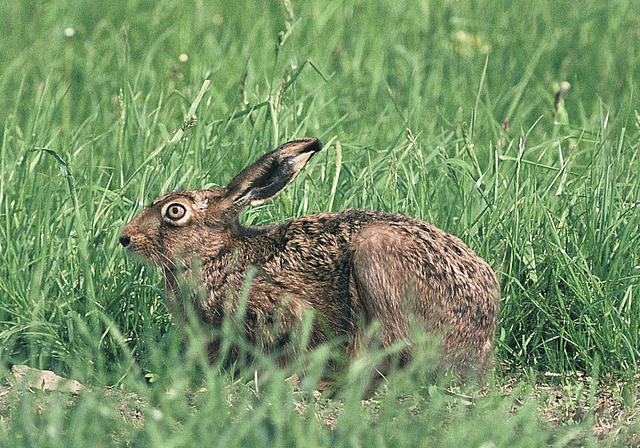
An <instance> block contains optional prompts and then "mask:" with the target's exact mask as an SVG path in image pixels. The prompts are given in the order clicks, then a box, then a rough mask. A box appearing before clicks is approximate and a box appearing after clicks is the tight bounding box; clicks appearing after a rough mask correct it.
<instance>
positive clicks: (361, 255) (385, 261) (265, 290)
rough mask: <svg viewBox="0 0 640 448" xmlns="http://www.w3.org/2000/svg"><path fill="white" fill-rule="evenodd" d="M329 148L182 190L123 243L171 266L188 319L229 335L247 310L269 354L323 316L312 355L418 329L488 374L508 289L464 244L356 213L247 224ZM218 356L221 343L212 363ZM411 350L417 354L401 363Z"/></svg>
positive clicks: (304, 150)
mask: <svg viewBox="0 0 640 448" xmlns="http://www.w3.org/2000/svg"><path fill="white" fill-rule="evenodd" d="M321 149H322V143H321V142H320V140H318V139H316V138H302V139H298V140H293V141H290V142H288V143H285V144H283V145H281V146H279V147H278V148H277V149H275V150H274V151H271V152H270V153H268V154H265V155H263V156H262V157H261V158H260V159H258V160H257V161H256V162H254V163H252V164H251V165H249V166H247V167H246V168H245V169H243V170H242V171H241V172H240V173H239V174H238V175H236V176H235V177H234V178H233V180H231V182H230V183H229V185H227V186H226V187H224V188H219V189H214V190H192V191H172V192H171V193H168V194H167V195H165V196H162V197H161V198H159V199H156V200H155V201H153V203H152V204H151V205H150V206H149V207H148V208H147V209H145V210H144V211H143V212H142V213H140V214H139V215H138V216H137V217H136V218H135V219H134V220H133V221H131V222H130V223H129V224H127V225H126V226H125V227H124V229H123V230H122V233H121V234H120V243H121V244H122V245H123V246H124V247H125V248H126V250H127V251H130V252H132V253H134V254H138V255H141V256H142V257H145V258H147V259H149V260H150V261H151V262H152V263H153V264H154V265H156V266H158V267H159V268H161V269H162V273H163V275H164V279H165V290H166V298H167V302H168V305H169V309H170V311H171V312H172V313H173V314H174V316H176V318H177V319H178V320H184V318H185V310H186V309H187V308H186V307H187V306H189V307H192V308H191V309H193V310H194V311H195V312H196V315H197V316H198V317H199V318H200V319H201V320H202V321H203V322H204V323H206V324H210V325H213V326H214V327H216V328H220V327H221V326H222V324H223V321H224V319H225V315H226V316H229V315H230V313H234V312H236V311H237V310H238V307H239V306H240V305H239V304H242V305H241V308H242V323H241V325H240V328H242V329H243V330H242V331H243V332H244V334H243V337H245V338H246V340H247V341H249V343H251V344H253V345H254V346H255V347H257V348H259V349H260V350H263V351H266V352H272V353H283V350H284V347H285V346H286V345H287V344H288V343H290V337H291V333H292V329H293V328H296V326H298V328H300V324H301V322H302V321H303V319H304V316H305V315H306V311H308V310H314V311H313V312H314V313H316V314H315V315H316V317H315V318H314V321H313V324H312V327H311V336H310V338H309V343H308V346H309V347H313V346H317V345H319V344H321V343H322V342H324V341H327V340H329V339H331V340H341V341H343V347H344V349H345V351H346V353H347V354H348V355H349V356H353V355H355V354H356V353H358V349H359V348H361V347H362V346H363V345H365V344H371V341H370V339H369V338H368V337H365V336H366V335H367V329H368V328H371V324H372V323H374V322H375V323H376V325H378V327H377V328H378V330H377V331H374V333H377V334H378V340H377V342H376V343H377V344H379V345H381V346H382V347H388V346H389V345H391V344H392V343H395V342H400V343H402V342H404V341H406V340H407V339H408V337H409V336H410V334H409V333H410V327H411V328H413V327H412V324H414V323H418V324H419V325H420V326H421V328H423V329H424V330H425V331H426V332H427V333H429V334H434V335H437V338H438V339H439V341H440V344H439V345H440V347H441V350H443V352H442V354H443V356H442V359H443V360H446V361H445V362H446V364H447V366H448V367H454V368H460V367H461V366H467V367H471V368H473V369H474V370H478V371H479V372H480V374H482V371H483V370H484V369H485V368H486V367H487V365H489V364H490V363H491V359H492V352H493V340H494V333H495V328H496V322H497V315H498V300H499V286H498V283H497V281H496V277H495V274H494V273H493V271H492V270H491V268H490V267H489V265H488V264H487V263H486V262H484V261H483V260H482V259H481V258H480V257H479V256H478V255H476V254H475V253H474V252H473V251H472V250H471V249H469V248H468V247H467V246H466V245H465V244H464V243H463V242H462V241H461V240H459V239H458V238H456V237H454V236H452V235H449V234H447V233H445V232H444V231H442V230H440V229H438V228H436V227H434V226H432V225H430V224H427V223H425V222H422V221H420V220H418V219H414V218H409V217H406V216H402V215H397V214H391V213H381V212H375V211H364V210H354V209H350V210H346V211H343V212H338V213H320V214H317V215H311V216H304V217H301V218H295V219H292V220H291V221H288V222H286V223H283V224H277V225H265V226H256V227H243V226H242V225H241V224H240V223H239V222H238V215H239V214H240V212H241V210H242V209H243V207H245V206H247V205H259V204H262V203H263V202H265V201H266V200H267V199H269V198H271V197H273V196H275V195H276V194H277V193H279V192H280V191H282V190H283V189H284V188H285V187H286V186H287V185H288V184H289V183H290V182H291V181H293V180H294V179H295V177H296V176H297V174H298V173H299V172H300V170H301V169H302V167H303V166H304V165H305V164H306V163H307V161H308V160H309V159H310V158H311V156H313V155H314V154H315V153H316V152H318V151H320V150H321ZM189 284H190V285H191V286H187V285H189ZM194 284H195V285H196V286H199V288H193V285H194ZM196 289H199V290H200V292H199V293H198V292H194V291H196ZM243 291H244V293H243ZM247 291H248V293H247ZM243 294H244V297H245V299H246V302H242V301H241V299H240V297H241V296H243ZM374 328H375V327H374ZM336 338H338V339H336ZM365 340H366V341H365ZM218 351H219V341H218V340H216V339H215V338H213V339H212V340H211V342H210V344H209V356H210V358H211V360H213V359H215V358H216V357H217V355H218ZM409 354H410V352H409V347H408V346H407V347H406V348H405V349H404V350H403V351H401V354H400V362H401V363H402V362H404V361H406V359H407V358H408V356H409ZM285 358H286V356H285ZM283 361H284V362H286V359H283Z"/></svg>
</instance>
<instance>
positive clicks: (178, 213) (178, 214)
mask: <svg viewBox="0 0 640 448" xmlns="http://www.w3.org/2000/svg"><path fill="white" fill-rule="evenodd" d="M185 213H187V209H185V208H184V205H182V204H171V205H169V207H167V211H166V212H165V214H166V216H167V218H169V219H172V220H174V221H177V220H178V219H182V217H183V216H184V215H185Z"/></svg>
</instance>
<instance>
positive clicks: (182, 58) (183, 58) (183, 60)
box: [178, 53, 189, 64]
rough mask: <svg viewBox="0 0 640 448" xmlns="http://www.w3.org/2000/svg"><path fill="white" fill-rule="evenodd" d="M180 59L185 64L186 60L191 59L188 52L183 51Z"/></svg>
mask: <svg viewBox="0 0 640 448" xmlns="http://www.w3.org/2000/svg"><path fill="white" fill-rule="evenodd" d="M178 60H179V61H180V62H182V63H183V64H184V63H185V62H187V61H188V60H189V56H187V55H186V54H184V53H182V54H181V55H180V56H178Z"/></svg>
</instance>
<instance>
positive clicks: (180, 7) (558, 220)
mask: <svg viewBox="0 0 640 448" xmlns="http://www.w3.org/2000/svg"><path fill="white" fill-rule="evenodd" d="M226 3H228V4H223V3H221V2H204V1H192V2H177V1H173V0H165V1H160V2H148V1H136V0H134V1H111V2H89V1H80V2H77V1H76V2H65V1H48V2H37V1H30V0H25V1H20V2H10V1H2V2H0V31H1V33H0V36H1V37H0V42H1V44H0V124H1V126H2V127H1V128H0V341H2V343H1V347H2V352H1V354H0V356H1V359H2V365H3V367H1V369H3V371H4V372H5V373H6V375H5V376H7V377H10V375H9V373H8V372H9V371H8V369H10V367H11V366H12V365H13V364H28V365H30V366H32V367H36V368H39V369H44V368H46V369H52V370H54V371H56V372H57V373H59V374H63V375H65V376H69V377H73V378H76V379H78V380H80V381H82V382H83V383H85V384H86V385H89V386H90V387H91V389H90V390H89V389H87V390H86V391H85V392H83V393H82V394H80V395H79V396H77V397H71V396H70V395H67V394H57V395H51V394H32V393H26V392H23V391H22V390H20V388H18V387H9V386H7V388H6V391H3V392H1V394H2V395H0V400H2V401H0V403H2V406H1V410H2V413H1V414H2V418H1V422H2V423H0V437H1V440H2V443H0V444H4V443H8V442H11V443H12V446H19V445H20V443H22V444H24V445H29V446H33V445H62V444H63V445H68V442H69V441H72V442H73V443H74V444H77V445H81V444H82V445H88V444H89V445H92V444H95V440H101V441H102V442H101V443H106V444H115V445H148V444H151V445H163V446H164V445H168V446H173V445H175V446H184V445H194V444H205V443H206V444H207V445H209V444H215V445H218V444H219V445H226V446H230V445H252V444H253V445H256V444H258V443H259V444H261V445H264V444H275V445H283V444H302V443H304V444H305V445H309V446H312V445H330V446H339V445H349V446H370V445H372V444H376V445H379V446H386V445H403V444H414V445H415V444H420V443H424V444H426V445H433V446H439V445H441V446H462V444H464V445H468V446H473V445H477V446H480V445H481V444H482V443H491V444H492V445H490V446H516V445H528V446H540V445H541V444H549V443H552V444H556V445H566V444H571V443H583V444H591V443H595V439H593V438H592V436H591V431H590V429H589V428H591V425H592V424H593V423H594V418H595V414H594V406H593V399H594V397H595V395H594V394H595V385H596V382H597V380H598V379H602V378H609V379H611V378H613V379H615V380H618V381H621V382H622V383H621V384H624V386H623V387H622V388H617V389H616V388H612V390H613V389H615V391H614V392H616V393H618V394H619V396H620V397H621V399H622V400H623V401H624V403H625V404H626V406H627V407H628V408H631V409H634V406H636V404H637V400H636V387H635V385H634V384H635V383H634V381H633V380H634V375H635V374H636V373H637V366H638V358H639V356H640V295H639V292H638V291H639V287H640V284H639V283H640V250H639V249H638V247H639V243H640V241H639V239H640V229H639V226H640V209H639V205H638V204H639V202H640V190H639V178H638V177H639V176H638V173H640V167H639V164H640V162H639V156H640V151H639V141H640V139H639V136H640V116H639V115H638V112H637V109H639V107H638V106H637V104H638V100H637V96H638V95H637V93H636V89H637V86H638V80H640V52H639V51H638V42H640V6H638V4H636V3H635V2H628V1H611V2H606V4H605V3H602V2H598V1H595V0H591V1H590V0H586V1H581V2H570V1H565V0H559V1H556V2H529V1H526V0H516V1H511V2H500V1H498V2H489V1H482V0H466V1H452V0H451V1H450V0H434V1H427V0H424V1H419V0H398V1H394V2H371V1H360V0H336V1H322V0H312V1H304V2H295V1H289V0H283V1H257V2H246V3H245V4H242V5H238V4H235V3H233V2H226ZM205 80H209V81H210V84H209V85H208V88H206V90H205V89H203V90H202V93H203V96H202V97H198V94H199V92H201V88H202V87H203V86H204V87H207V86H206V85H205ZM192 106H197V109H196V115H197V120H191V121H190V122H189V123H188V125H183V124H184V123H185V120H186V119H187V118H188V117H189V114H190V113H189V109H190V107H192ZM181 127H182V128H183V129H184V135H183V136H182V138H179V139H173V140H172V138H173V137H174V135H175V133H176V132H177V131H178V130H179V129H181ZM298 136H317V137H319V138H321V139H322V140H323V141H324V142H325V143H326V144H327V146H326V150H324V151H323V152H322V153H320V154H319V155H318V156H317V157H315V158H314V159H313V161H312V162H311V163H310V165H309V166H308V167H307V168H306V169H305V170H304V172H303V174H302V175H301V176H300V178H299V179H298V180H297V181H296V182H295V184H293V185H291V186H290V187H289V188H288V189H287V190H286V191H285V192H283V194H281V195H280V196H279V197H278V198H277V199H275V200H273V201H271V202H269V203H267V204H265V205H264V206H261V207H258V208H255V209H252V210H248V211H247V212H245V214H244V215H243V220H244V221H245V222H246V223H271V222H278V221H283V220H285V219H287V218H290V217H294V216H300V215H302V214H306V213H312V212H317V211H328V210H341V209H344V208H347V207H360V208H371V209H377V210H386V211H394V212H399V213H404V214H407V215H411V216H416V217H419V218H422V219H425V220H427V221H429V222H432V223H434V224H435V225H437V226H439V227H441V228H443V229H445V230H447V231H449V232H451V233H453V234H456V235H458V236H460V237H461V238H462V239H463V240H464V241H466V242H467V244H469V245H470V246H471V247H472V248H473V249H474V250H476V251H477V252H478V253H479V254H480V255H481V256H482V257H483V258H485V259H486V260H487V261H488V262H489V263H490V264H491V265H492V266H493V267H494V269H495V270H496V271H497V272H498V274H499V277H500V283H501V286H502V289H503V294H502V311H501V319H500V325H499V328H498V333H497V350H496V357H497V367H496V377H495V379H493V380H492V384H493V387H494V388H495V387H498V389H499V387H500V386H504V385H505V384H507V383H508V384H511V378H513V377H514V376H515V377H521V376H524V377H526V378H528V380H529V381H530V383H531V384H536V383H538V382H539V381H540V380H541V378H542V377H541V375H542V374H543V373H545V372H548V371H550V372H554V373H557V374H560V375H561V378H565V374H568V373H572V372H580V371H582V372H586V374H587V375H593V377H594V380H593V384H590V383H589V380H587V381H586V382H579V381H578V382H576V381H574V380H567V382H566V383H562V384H563V385H564V386H563V387H565V386H566V387H569V389H570V390H571V392H567V394H568V395H569V396H571V397H572V399H573V398H575V401H576V402H579V401H580V399H583V400H584V399H586V400H587V402H586V403H587V404H586V405H585V409H586V410H585V412H584V415H583V416H582V417H575V416H574V417H572V418H570V419H566V418H565V419H563V422H565V423H567V422H570V423H571V422H573V423H574V424H565V425H564V426H559V427H558V426H553V427H548V426H544V428H545V429H546V431H540V427H541V426H540V425H543V423H540V421H541V420H540V418H539V414H538V410H537V404H536V402H535V401H531V400H529V401H528V400H525V399H523V401H520V399H519V398H518V397H520V392H518V391H516V392H514V393H513V394H512V395H511V398H508V399H502V398H500V391H499V390H498V391H495V390H493V389H491V388H490V392H489V393H488V398H485V399H483V400H480V401H478V402H475V405H473V406H471V407H468V406H463V405H460V404H459V402H458V401H459V399H458V398H451V397H449V396H447V395H446V394H443V393H442V390H441V389H439V388H435V387H434V386H433V385H430V384H429V383H428V382H427V381H426V380H425V379H424V378H423V376H422V373H421V372H420V368H419V366H418V365H416V366H412V367H411V368H409V369H407V370H406V371H403V372H398V373H396V374H394V375H393V376H392V377H390V378H389V379H388V381H387V383H386V384H385V386H384V388H383V391H386V392H382V393H380V394H379V395H377V396H376V397H375V399H372V400H369V401H367V402H365V403H362V402H361V400H360V393H361V392H362V391H361V389H360V384H361V381H359V380H358V379H359V378H360V376H359V375H362V372H361V371H360V370H358V368H357V366H354V367H352V368H351V369H349V371H348V372H346V373H345V380H344V381H345V384H346V386H345V387H344V388H342V389H341V391H340V392H339V393H338V395H337V396H335V397H326V396H323V397H320V398H318V397H314V396H313V395H312V394H311V393H307V392H304V390H307V391H309V390H313V386H314V384H313V378H314V375H315V377H317V376H318V375H319V373H318V371H319V370H318V368H317V367H316V368H315V370H314V369H313V368H309V369H310V374H309V375H308V378H311V379H309V380H308V383H307V384H306V385H305V384H303V385H302V389H303V391H302V392H298V391H297V392H295V393H293V392H292V391H291V388H290V387H289V386H288V385H287V384H286V383H284V381H282V380H283V379H284V378H285V377H286V376H288V374H290V373H291V371H288V372H285V371H281V370H279V369H276V368H274V367H273V365H272V362H271V361H270V360H269V359H264V360H261V361H260V362H261V363H264V364H263V367H265V366H266V368H265V369H263V370H264V371H268V372H270V373H268V374H265V375H264V376H263V377H261V378H259V379H254V378H253V373H252V372H253V370H251V371H247V372H244V373H242V374H240V375H238V376H234V375H232V374H231V373H229V372H224V371H220V369H219V368H217V366H214V367H213V368H211V367H207V366H206V363H204V361H203V357H202V353H201V350H200V349H199V348H198V347H197V346H194V347H191V348H190V349H189V350H185V348H184V347H183V345H182V335H181V333H180V331H178V330H177V329H176V328H175V327H174V324H173V322H172V320H171V317H170V316H169V315H168V314H167V311H166V309H165V307H164V304H163V301H162V297H161V296H162V292H161V285H162V283H161V281H160V278H159V275H158V274H157V273H156V272H154V271H153V270H150V269H149V268H146V267H143V266H141V265H139V264H138V263H135V262H131V261H127V260H125V259H124V257H123V253H122V251H121V250H120V248H119V247H118V242H117V235H118V233H119V231H120V229H121V228H122V226H123V225H124V224H125V223H126V222H128V221H129V220H130V219H131V218H132V217H133V216H134V215H135V214H136V213H137V212H139V211H140V210H141V208H142V207H143V206H144V205H145V204H147V203H149V202H150V201H151V200H152V199H153V198H155V197H157V196H158V195H159V194H161V193H162V192H166V191H168V190H170V189H182V188H207V187H211V186H219V185H224V184H225V183H226V182H227V181H228V180H230V178H231V177H232V176H233V175H234V174H235V173H236V172H237V171H238V170H239V169H241V168H242V167H243V166H245V165H246V164H247V163H248V162H249V161H251V160H253V159H255V158H256V157H257V156H258V155H259V154H261V153H263V152H265V151H267V150H269V149H272V148H274V147H275V146H277V145H278V144H279V143H281V142H284V141H286V140H287V139H290V138H294V137H298ZM193 331H196V332H197V331H199V330H197V329H195V330H193ZM229 337H232V335H229ZM326 349H327V348H323V349H321V350H319V351H318V352H317V353H315V352H314V353H312V354H309V355H308V356H309V358H305V362H306V361H308V362H310V363H311V365H312V366H321V365H322V359H324V357H326ZM323 350H324V351H323ZM302 362H303V361H302V360H301V363H302ZM416 364H419V363H416ZM293 370H295V369H293ZM313 372H315V373H313ZM245 374H246V375H245ZM316 374H317V375H316ZM612 381H613V380H612ZM567 385H568V386H567ZM107 386H108V388H107ZM583 386H584V387H583ZM591 386H594V387H591ZM566 387H565V389H563V390H567V389H566ZM491 390H493V392H491ZM518 390H519V389H518ZM586 390H590V392H589V393H587V392H585V391H586ZM399 397H400V398H399ZM522 402H524V405H521V403H522ZM589 405H591V406H589ZM516 408H517V410H516ZM496 422H500V423H499V424H496ZM624 428H625V429H624V430H621V429H620V427H619V428H618V429H617V431H618V432H616V434H631V435H629V436H628V437H631V438H632V437H635V436H633V434H634V433H635V431H636V429H635V427H634V426H633V425H631V426H630V427H628V428H627V427H626V426H624ZM631 438H630V439H626V440H627V441H628V440H632V439H631ZM576 440H577V441H579V442H576ZM616 440H619V439H616ZM634 440H635V439H634ZM90 441H94V442H93V443H92V442H90ZM487 446H489V445H487Z"/></svg>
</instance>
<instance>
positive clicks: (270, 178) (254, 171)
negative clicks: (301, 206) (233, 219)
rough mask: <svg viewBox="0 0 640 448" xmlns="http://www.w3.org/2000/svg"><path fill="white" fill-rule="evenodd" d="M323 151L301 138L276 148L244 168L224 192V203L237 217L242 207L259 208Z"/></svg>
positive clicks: (315, 142)
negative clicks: (251, 206)
mask: <svg viewBox="0 0 640 448" xmlns="http://www.w3.org/2000/svg"><path fill="white" fill-rule="evenodd" d="M321 149H322V143H321V142H320V140H318V139H317V138H300V139H297V140H292V141H290V142H287V143H284V144H283V145H280V146H278V147H277V148H276V149H274V150H273V151H271V152H269V153H267V154H265V155H263V156H262V157H260V158H259V159H258V160H256V161H255V162H253V163H252V164H251V165H249V166H247V167H246V168H245V169H243V170H242V171H240V173H238V175H237V176H236V177H234V178H233V179H232V180H231V182H229V185H227V188H226V196H227V199H228V200H230V201H231V202H232V204H233V205H232V206H231V207H232V208H233V209H235V210H237V212H238V213H239V212H240V210H241V209H242V207H244V206H245V205H260V204H262V203H263V202H264V201H266V200H267V199H269V198H272V197H273V196H275V195H276V194H278V193H279V192H281V191H282V190H283V189H284V188H285V187H286V186H287V185H289V184H290V183H291V182H292V181H293V180H294V179H295V178H296V176H297V175H298V173H299V172H300V170H301V169H302V167H304V165H305V164H306V163H307V161H308V160H309V159H310V158H311V156H312V155H314V154H315V153H316V152H318V151H320V150H321Z"/></svg>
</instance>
